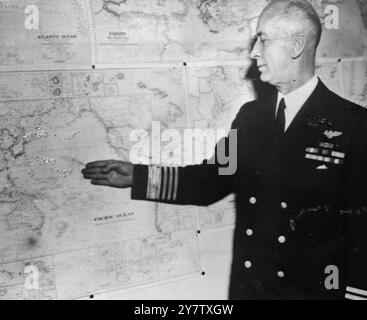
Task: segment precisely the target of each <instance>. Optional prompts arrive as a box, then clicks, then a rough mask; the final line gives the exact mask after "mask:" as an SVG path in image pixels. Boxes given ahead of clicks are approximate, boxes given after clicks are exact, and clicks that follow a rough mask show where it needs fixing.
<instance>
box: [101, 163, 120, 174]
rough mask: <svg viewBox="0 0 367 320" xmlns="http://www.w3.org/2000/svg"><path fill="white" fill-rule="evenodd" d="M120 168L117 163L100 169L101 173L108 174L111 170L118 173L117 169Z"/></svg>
mask: <svg viewBox="0 0 367 320" xmlns="http://www.w3.org/2000/svg"><path fill="white" fill-rule="evenodd" d="M120 166H121V165H120V164H119V163H112V164H109V165H107V166H106V167H104V168H102V169H101V172H103V173H108V172H110V171H111V170H115V169H116V171H118V169H119V167H120Z"/></svg>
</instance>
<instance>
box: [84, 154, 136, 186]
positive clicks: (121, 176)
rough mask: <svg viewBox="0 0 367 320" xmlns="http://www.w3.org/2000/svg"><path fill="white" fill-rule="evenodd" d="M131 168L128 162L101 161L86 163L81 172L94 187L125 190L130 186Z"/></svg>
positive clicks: (131, 165)
mask: <svg viewBox="0 0 367 320" xmlns="http://www.w3.org/2000/svg"><path fill="white" fill-rule="evenodd" d="M133 168H134V165H133V164H132V163H130V162H125V161H119V160H101V161H95V162H90V163H87V164H86V166H85V168H84V169H82V171H81V172H82V174H83V177H84V178H85V179H89V180H91V183H92V184H94V185H99V186H108V187H114V188H127V187H131V186H132V181H133Z"/></svg>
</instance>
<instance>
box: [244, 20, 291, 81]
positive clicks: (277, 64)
mask: <svg viewBox="0 0 367 320" xmlns="http://www.w3.org/2000/svg"><path fill="white" fill-rule="evenodd" d="M286 30H287V24H286V23H285V21H284V20H282V19H281V18H280V17H277V16H274V15H273V16H272V15H271V14H269V13H265V14H263V15H262V16H261V17H260V19H259V22H258V25H257V30H256V32H257V40H256V42H255V45H254V47H253V49H252V51H251V54H250V55H251V58H252V59H255V60H256V64H257V67H258V69H259V71H260V72H261V76H260V78H261V80H262V81H264V82H269V83H271V84H273V85H276V84H279V83H285V82H288V81H289V80H290V79H291V73H290V69H291V63H292V54H291V37H290V35H289V34H288V33H287V32H286Z"/></svg>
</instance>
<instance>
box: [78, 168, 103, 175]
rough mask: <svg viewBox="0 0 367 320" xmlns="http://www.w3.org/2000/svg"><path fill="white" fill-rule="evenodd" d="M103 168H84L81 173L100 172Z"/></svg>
mask: <svg viewBox="0 0 367 320" xmlns="http://www.w3.org/2000/svg"><path fill="white" fill-rule="evenodd" d="M102 170H103V168H99V167H98V168H84V169H83V170H82V174H91V173H101V172H103V171H102Z"/></svg>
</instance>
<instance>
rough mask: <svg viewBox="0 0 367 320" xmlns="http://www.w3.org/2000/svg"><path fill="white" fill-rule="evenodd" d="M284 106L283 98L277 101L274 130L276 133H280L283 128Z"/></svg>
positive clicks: (282, 131)
mask: <svg viewBox="0 0 367 320" xmlns="http://www.w3.org/2000/svg"><path fill="white" fill-rule="evenodd" d="M285 108H286V105H285V102H284V98H282V100H280V102H279V106H278V112H277V116H276V119H275V122H276V130H277V134H278V135H282V134H283V133H284V130H285V113H284V110H285Z"/></svg>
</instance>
